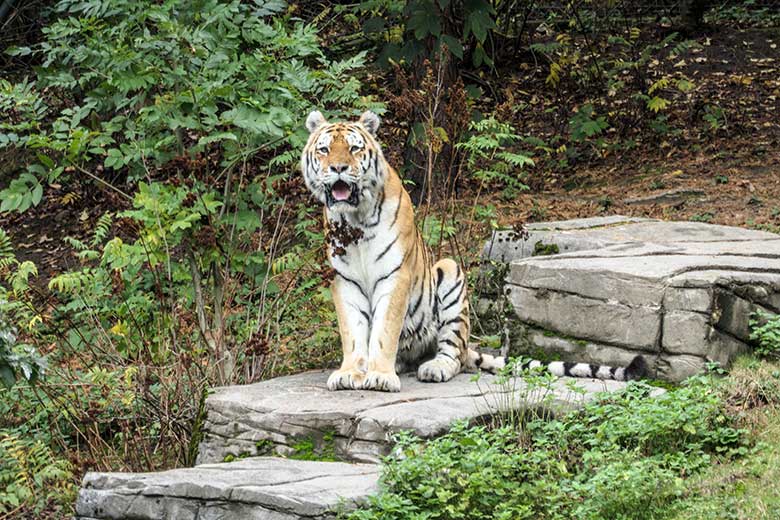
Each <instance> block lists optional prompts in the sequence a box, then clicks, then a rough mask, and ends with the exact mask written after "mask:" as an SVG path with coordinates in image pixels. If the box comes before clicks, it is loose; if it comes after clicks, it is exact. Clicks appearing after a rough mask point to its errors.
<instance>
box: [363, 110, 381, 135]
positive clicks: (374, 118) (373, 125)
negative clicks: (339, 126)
mask: <svg viewBox="0 0 780 520" xmlns="http://www.w3.org/2000/svg"><path fill="white" fill-rule="evenodd" d="M360 124H361V125H363V126H364V127H365V128H366V130H368V132H369V133H370V134H371V135H374V136H375V135H376V131H377V130H379V116H378V115H376V114H375V113H373V112H372V111H370V110H366V111H365V112H363V115H362V116H360Z"/></svg>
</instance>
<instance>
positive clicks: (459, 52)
mask: <svg viewBox="0 0 780 520" xmlns="http://www.w3.org/2000/svg"><path fill="white" fill-rule="evenodd" d="M440 39H441V42H442V43H443V44H444V45H446V46H447V48H448V49H449V50H450V52H451V53H452V54H453V56H456V57H457V58H458V59H461V60H462V59H463V44H461V43H460V41H458V39H457V38H455V37H454V36H450V35H449V34H442V35H441V38H440Z"/></svg>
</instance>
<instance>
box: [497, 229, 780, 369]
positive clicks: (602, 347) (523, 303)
mask: <svg viewBox="0 0 780 520" xmlns="http://www.w3.org/2000/svg"><path fill="white" fill-rule="evenodd" d="M529 232H530V236H529V238H528V240H522V239H520V240H517V239H515V238H513V237H512V236H511V233H510V232H496V233H495V234H494V236H493V237H492V239H491V241H490V242H488V243H487V244H486V246H485V249H484V251H483V257H484V258H486V259H490V260H493V261H496V262H504V263H508V264H509V272H508V275H507V278H506V286H505V291H506V295H507V297H508V300H509V302H510V304H511V305H510V306H511V308H512V310H513V313H512V314H513V317H512V318H510V320H509V321H510V322H512V323H511V326H509V327H508V328H510V329H511V330H512V333H511V334H510V336H511V338H510V340H511V342H512V346H513V350H514V352H517V353H531V354H538V353H539V352H542V353H544V354H548V355H555V356H560V357H561V358H562V359H565V360H570V361H587V362H591V363H602V364H609V365H614V364H623V363H625V362H626V360H630V359H631V357H632V356H633V355H635V354H637V353H644V354H646V355H647V356H648V359H649V360H651V361H652V363H653V367H654V369H655V371H656V376H657V377H660V378H663V379H667V380H671V381H679V380H681V379H684V378H685V377H688V376H690V375H692V374H694V373H696V372H699V371H700V370H702V369H703V368H704V367H705V365H706V363H707V362H709V361H716V362H718V363H720V364H722V365H728V364H729V363H730V362H731V360H733V358H734V357H735V356H736V355H738V354H739V353H742V352H745V351H747V350H748V349H749V348H750V347H749V345H748V340H749V327H748V320H749V317H750V314H751V313H753V312H755V311H756V310H758V309H761V310H764V311H767V312H772V313H778V312H780V235H776V234H773V233H768V232H764V231H756V230H749V229H741V228H735V227H729V226H717V225H711V224H704V223H698V222H661V221H655V220H646V219H632V218H626V217H620V216H614V217H604V218H601V217H599V218H591V219H579V220H570V221H563V222H549V223H538V224H533V225H531V226H529ZM537 242H541V243H542V244H543V245H550V244H555V245H556V246H558V250H559V252H560V254H554V255H550V256H533V252H534V250H535V248H536V246H535V244H536V243H537ZM547 249H548V250H549V248H547Z"/></svg>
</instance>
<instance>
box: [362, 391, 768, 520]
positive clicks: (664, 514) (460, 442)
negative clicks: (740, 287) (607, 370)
mask: <svg viewBox="0 0 780 520" xmlns="http://www.w3.org/2000/svg"><path fill="white" fill-rule="evenodd" d="M721 383H722V382H718V381H716V380H714V379H712V377H706V376H702V377H697V378H692V379H690V380H688V381H687V382H686V383H685V384H684V385H683V386H681V387H679V388H672V389H670V390H668V391H667V392H666V393H664V394H663V395H660V396H652V395H651V393H652V391H653V387H650V386H648V385H646V384H644V383H630V384H629V386H628V387H627V388H626V389H625V390H623V391H621V392H619V393H614V394H610V395H606V396H604V397H602V398H601V399H599V400H597V401H595V402H591V403H589V404H587V405H585V407H584V408H583V409H582V410H581V411H578V412H573V413H570V414H568V415H565V416H563V417H560V418H554V419H552V420H550V419H549V418H538V417H537V418H534V417H526V418H525V419H526V420H525V421H524V422H523V423H522V424H518V423H515V424H511V423H509V424H502V425H500V426H499V427H497V428H489V427H486V426H468V425H466V424H459V425H458V426H456V427H455V428H453V430H452V431H451V432H450V433H448V434H447V435H444V436H442V437H440V438H438V439H436V440H433V441H430V442H427V443H424V442H422V441H420V440H418V439H416V438H414V437H413V436H412V435H402V436H400V438H399V444H398V448H397V449H396V451H395V454H394V455H391V456H390V458H389V459H388V460H386V461H385V466H384V469H383V473H382V480H381V492H380V493H379V494H378V495H377V496H375V497H373V498H372V499H371V500H370V502H369V506H368V507H367V508H366V509H364V510H360V511H357V512H355V513H353V514H352V515H351V516H350V518H352V519H361V520H366V519H378V518H398V517H403V518H446V519H455V518H507V519H508V518H556V519H557V518H560V519H563V518H589V519H590V518H592V519H598V518H621V519H629V518H630V519H650V518H670V517H674V516H675V515H676V514H677V511H679V509H678V508H679V507H681V505H682V504H683V503H684V500H685V498H686V496H687V495H688V492H687V489H688V483H687V480H688V479H690V478H692V477H694V476H697V475H701V474H702V473H703V472H706V471H707V468H708V467H710V466H711V465H712V464H713V463H717V464H723V463H729V461H732V460H735V459H737V460H738V459H739V458H741V457H744V456H745V455H747V454H748V453H750V452H751V449H752V448H751V442H752V441H751V439H750V437H749V435H748V433H747V430H745V429H744V428H741V427H740V425H739V424H738V423H737V421H736V420H735V419H734V418H733V417H730V415H729V413H728V411H727V407H726V401H725V399H724V394H723V393H722V390H721V389H720V384H721Z"/></svg>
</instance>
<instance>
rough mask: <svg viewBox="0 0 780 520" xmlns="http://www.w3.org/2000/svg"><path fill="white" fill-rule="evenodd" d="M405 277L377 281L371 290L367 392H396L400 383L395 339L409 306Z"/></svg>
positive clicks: (402, 275) (408, 285)
mask: <svg viewBox="0 0 780 520" xmlns="http://www.w3.org/2000/svg"><path fill="white" fill-rule="evenodd" d="M409 288H410V283H409V277H408V276H407V275H405V274H403V273H401V274H396V275H394V276H391V277H389V278H387V279H385V280H382V281H381V282H379V285H378V287H377V288H376V289H375V290H374V295H375V297H374V310H373V314H372V316H373V320H372V322H371V336H370V338H369V340H368V373H367V374H366V379H365V381H364V383H363V388H364V389H367V390H383V391H386V392H400V391H401V380H400V379H399V378H398V375H397V374H396V372H395V367H396V356H397V354H398V338H399V337H400V335H401V327H402V326H403V321H404V317H405V316H406V309H407V307H408V305H409Z"/></svg>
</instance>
